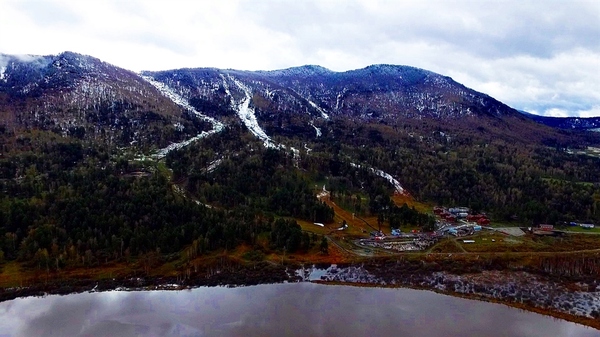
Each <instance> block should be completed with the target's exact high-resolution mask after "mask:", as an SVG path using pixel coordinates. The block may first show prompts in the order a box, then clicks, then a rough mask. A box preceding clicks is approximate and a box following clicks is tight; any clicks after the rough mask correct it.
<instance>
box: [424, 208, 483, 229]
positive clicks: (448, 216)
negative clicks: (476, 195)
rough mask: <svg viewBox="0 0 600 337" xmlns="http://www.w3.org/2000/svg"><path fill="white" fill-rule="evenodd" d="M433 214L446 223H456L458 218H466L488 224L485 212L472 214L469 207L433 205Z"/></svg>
mask: <svg viewBox="0 0 600 337" xmlns="http://www.w3.org/2000/svg"><path fill="white" fill-rule="evenodd" d="M433 214H435V215H436V216H437V217H439V218H440V219H441V220H442V221H445V222H447V223H456V222H457V221H459V220H466V221H468V222H473V223H477V224H478V225H480V226H486V225H489V224H490V219H488V217H487V216H486V215H485V214H472V213H471V209H470V208H468V207H451V208H445V207H440V206H435V207H434V208H433Z"/></svg>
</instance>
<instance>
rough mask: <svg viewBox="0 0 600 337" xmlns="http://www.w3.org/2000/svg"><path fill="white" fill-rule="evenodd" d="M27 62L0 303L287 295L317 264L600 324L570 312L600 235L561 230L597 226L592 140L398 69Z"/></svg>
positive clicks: (5, 94)
mask: <svg viewBox="0 0 600 337" xmlns="http://www.w3.org/2000/svg"><path fill="white" fill-rule="evenodd" d="M35 60H36V61H35V62H29V63H28V62H24V61H19V60H18V59H16V58H15V59H14V60H12V61H11V62H12V63H8V65H7V67H6V69H4V68H3V72H2V77H1V78H0V117H2V119H0V140H1V142H0V144H1V148H0V223H1V224H2V225H1V226H0V299H4V300H5V299H9V298H14V297H18V296H27V295H36V294H43V293H69V292H73V291H87V290H89V289H92V288H94V287H98V288H97V289H100V290H106V289H115V288H128V289H138V288H139V289H151V288H155V287H158V288H161V289H162V288H164V287H165V285H167V284H176V285H177V287H176V288H177V289H180V288H186V287H193V286H201V285H226V284H227V285H249V284H257V283H270V282H284V281H288V282H289V281H299V279H298V276H297V275H295V274H294V273H293V272H291V271H295V270H297V269H298V268H304V267H309V266H312V265H316V266H319V265H322V266H331V265H332V264H334V265H336V266H341V267H343V268H347V270H350V271H357V270H358V271H357V273H358V274H360V275H367V276H368V275H370V276H369V277H366V276H365V277H366V278H363V279H361V280H362V281H360V282H358V283H361V284H364V285H367V284H370V285H385V286H391V285H393V286H407V287H420V288H428V289H437V290H438V291H442V292H445V293H449V294H455V295H456V294H459V295H464V296H471V297H475V298H485V299H490V300H494V301H501V302H502V303H507V304H509V305H515V306H518V307H522V308H526V309H528V310H536V311H543V312H544V313H547V314H552V315H555V316H558V317H566V318H567V319H570V320H575V321H581V322H583V323H584V324H586V325H590V326H594V327H596V328H598V327H599V326H600V325H598V323H597V319H598V310H597V309H598V308H592V307H590V306H588V307H586V308H587V309H585V308H583V306H581V307H579V306H574V304H573V303H575V302H585V301H588V297H589V296H592V297H594V296H596V295H597V289H598V284H597V279H598V277H597V276H598V275H599V271H600V269H599V268H600V235H594V233H597V230H596V229H584V228H583V227H582V228H581V229H579V228H572V227H571V226H569V225H568V224H570V223H571V222H574V223H585V224H596V225H598V224H599V223H600V185H599V184H600V172H599V170H598V167H600V158H598V156H597V153H596V152H595V149H597V148H599V147H600V134H598V133H594V132H586V131H577V130H568V131H565V130H562V129H555V128H550V127H548V126H545V125H541V124H538V123H536V122H535V121H533V120H531V119H528V118H527V117H526V116H524V115H522V114H521V113H519V112H517V111H516V110H514V109H512V108H510V107H508V106H506V105H504V104H502V103H501V102H499V101H497V100H495V99H493V98H491V97H489V96H487V95H485V94H482V93H478V92H476V91H473V90H471V89H469V88H466V87H464V86H462V85H461V84H459V83H456V82H454V81H453V80H452V79H451V78H449V77H445V76H442V75H438V74H435V73H432V72H428V71H425V70H422V69H417V68H412V67H405V66H392V65H374V66H370V67H367V68H364V69H359V70H354V71H348V72H333V71H329V70H327V69H324V68H321V67H315V66H304V67H298V68H291V69H286V70H280V71H266V72H261V71H257V72H250V71H238V70H231V69H227V70H222V69H213V68H196V69H179V70H171V71H162V72H143V73H142V74H141V75H138V74H135V73H133V72H129V71H126V70H124V69H119V68H116V67H114V66H111V65H109V64H107V63H104V62H102V61H100V60H97V59H94V58H92V57H89V56H84V55H79V54H75V53H63V54H61V55H57V56H44V57H39V58H36V59H35ZM65 69H66V70H65ZM67 70H68V71H67ZM100 89H101V90H100ZM436 205H441V206H445V207H453V206H456V205H461V206H467V207H468V208H469V209H470V211H472V212H473V215H482V214H483V215H485V219H486V220H489V221H490V222H491V223H489V224H488V223H486V224H485V225H483V226H479V227H480V228H478V229H477V230H475V229H474V228H475V225H474V224H466V223H462V222H460V220H456V219H454V220H449V217H446V218H441V217H440V214H438V213H436V211H435V208H434V206H436ZM469 215H471V214H469ZM465 217H466V216H465ZM478 219H481V218H478ZM454 221H458V222H454ZM463 221H465V222H466V221H467V219H466V218H465V219H463ZM468 221H471V220H468ZM446 222H448V224H447V225H445V223H446ZM547 224H551V225H553V226H554V227H553V230H555V231H554V232H552V231H550V232H548V233H552V234H548V233H546V234H548V235H546V234H544V233H542V234H543V235H540V233H536V232H535V231H530V230H529V228H530V227H531V228H538V227H539V225H547ZM461 226H463V227H464V228H462V229H465V228H468V229H469V230H465V233H466V232H468V234H469V235H468V236H462V237H459V236H460V235H461ZM465 226H466V227H465ZM481 227H484V228H481ZM450 228H452V229H453V230H454V231H455V232H456V236H454V235H455V234H454V232H453V231H450ZM506 228H508V229H506ZM540 228H541V227H540ZM511 231H512V232H511ZM392 232H394V233H396V235H393V236H392ZM511 233H518V235H513V234H511ZM382 234H385V237H384V235H382ZM465 235H466V234H465ZM349 273H350V274H351V272H349ZM361 273H362V274H361ZM371 276H372V277H371ZM491 279H493V280H494V281H493V282H487V280H491ZM528 280H532V281H531V282H528ZM329 281H332V282H333V281H335V282H350V283H356V280H354V279H352V278H349V277H348V278H345V277H337V278H335V277H334V278H331V280H329ZM509 288H510V290H511V291H510V292H507V289H509ZM94 289H96V288H94ZM536 289H546V290H548V291H544V292H543V293H544V294H543V295H542V292H537V290H536ZM551 289H560V294H561V295H560V296H559V295H557V293H556V294H555V293H554V292H552V291H550V290H551ZM516 293H518V294H519V296H518V297H517V296H513V295H514V294H516ZM550 293H552V294H551V295H552V296H550V295H548V294H550ZM523 294H527V295H526V296H525V295H523ZM588 295H589V296H588ZM553 298H556V300H554V299H553ZM594 298H595V297H594ZM559 302H560V303H559ZM569 305H570V306H571V307H569ZM563 306H564V307H565V308H566V309H564V310H563V309H561V308H563ZM571 309H572V310H571ZM588 309H589V310H588Z"/></svg>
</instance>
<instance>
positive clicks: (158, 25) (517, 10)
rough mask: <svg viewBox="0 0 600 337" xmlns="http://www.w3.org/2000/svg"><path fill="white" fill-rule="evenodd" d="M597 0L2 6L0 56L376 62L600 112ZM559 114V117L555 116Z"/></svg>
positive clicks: (275, 64)
mask: <svg viewBox="0 0 600 337" xmlns="http://www.w3.org/2000/svg"><path fill="white" fill-rule="evenodd" d="M598 41H600V5H599V4H598V2H597V1H595V0H589V1H568V2H567V1H554V2H552V3H551V4H548V3H546V2H544V3H541V2H537V1H517V0H504V1H498V2H472V1H461V0H458V1H451V2H449V1H441V0H434V1H427V2H424V1H416V0H414V1H413V0H409V1H391V0H377V1H375V0H363V1H359V0H357V1H341V0H336V1H334V0H330V1H316V0H315V1H313V0H303V1H292V0H289V1H286V0H261V1H250V0H231V1H185V0H172V1H158V0H155V1H149V0H146V1H142V0H132V1H119V0H108V1H100V0H86V1H75V0H47V1H44V0H35V1H28V0H24V1H19V0H3V2H2V3H1V4H0V52H3V53H8V54H56V53H60V52H62V51H65V50H71V51H75V52H79V53H84V54H89V55H93V56H95V57H98V58H100V59H102V60H105V61H107V62H110V63H113V64H115V65H118V66H121V67H124V68H128V69H132V70H143V69H145V70H161V69H171V68H180V67H219V68H237V69H248V70H257V69H277V68H285V67H291V66H298V65H303V64H319V65H322V66H324V67H327V68H330V69H332V70H338V71H340V70H348V69H355V68H361V67H365V66H367V65H370V64H374V63H391V64H404V65H411V66H416V67H420V68H424V69H428V70H432V71H435V72H438V73H441V74H444V75H449V76H452V77H453V78H454V79H455V80H457V81H459V82H461V83H463V84H465V85H467V86H469V87H472V88H474V89H475V90H478V91H482V92H485V93H487V94H489V95H490V96H493V97H495V98H497V99H499V100H501V101H503V102H505V103H507V104H509V105H511V106H513V107H515V108H517V109H527V108H528V109H530V110H531V111H540V112H541V113H545V112H548V113H551V112H553V111H554V112H556V113H558V111H560V113H566V114H578V113H580V114H583V113H585V114H592V113H595V111H597V109H596V108H595V107H597V106H600V91H598V90H597V88H599V87H600V82H599V81H600V79H599V76H598V74H599V73H600V43H598ZM552 109H556V110H552Z"/></svg>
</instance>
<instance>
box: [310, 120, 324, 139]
mask: <svg viewBox="0 0 600 337" xmlns="http://www.w3.org/2000/svg"><path fill="white" fill-rule="evenodd" d="M310 126H312V127H313V128H315V132H316V133H317V138H318V137H321V135H322V133H321V129H319V128H318V127H316V126H315V125H314V124H313V123H312V122H311V123H310Z"/></svg>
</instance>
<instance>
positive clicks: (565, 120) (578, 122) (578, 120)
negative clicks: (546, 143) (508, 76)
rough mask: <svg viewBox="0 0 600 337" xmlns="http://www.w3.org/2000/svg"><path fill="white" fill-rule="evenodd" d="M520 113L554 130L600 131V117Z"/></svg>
mask: <svg viewBox="0 0 600 337" xmlns="http://www.w3.org/2000/svg"><path fill="white" fill-rule="evenodd" d="M519 112H520V113H522V114H523V115H525V116H527V117H528V118H530V119H532V120H534V121H536V122H537V123H540V124H544V125H547V126H550V127H553V128H559V129H571V130H591V131H595V129H600V117H548V116H539V115H534V114H531V113H528V112H525V111H519Z"/></svg>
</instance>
